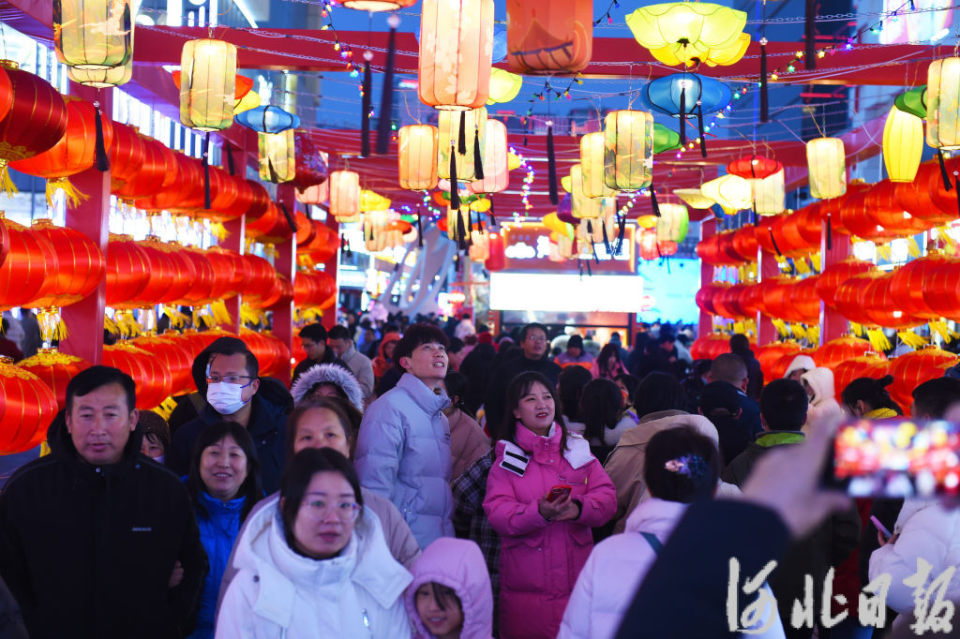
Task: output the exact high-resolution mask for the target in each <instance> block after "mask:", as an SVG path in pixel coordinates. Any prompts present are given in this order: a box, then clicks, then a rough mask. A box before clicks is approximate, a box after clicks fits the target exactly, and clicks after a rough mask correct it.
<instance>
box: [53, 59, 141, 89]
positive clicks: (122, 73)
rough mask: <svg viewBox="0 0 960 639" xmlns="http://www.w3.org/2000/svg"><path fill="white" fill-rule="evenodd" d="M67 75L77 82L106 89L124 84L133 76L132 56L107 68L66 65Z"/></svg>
mask: <svg viewBox="0 0 960 639" xmlns="http://www.w3.org/2000/svg"><path fill="white" fill-rule="evenodd" d="M67 77H68V78H70V80H71V81H73V82H76V83H77V84H83V85H85V86H88V87H96V88H98V89H106V88H107V87H118V86H120V85H122V84H126V83H127V82H129V81H130V78H132V77H133V57H131V58H130V60H129V61H127V63H126V64H122V65H120V66H118V67H110V68H108V69H78V68H74V67H67Z"/></svg>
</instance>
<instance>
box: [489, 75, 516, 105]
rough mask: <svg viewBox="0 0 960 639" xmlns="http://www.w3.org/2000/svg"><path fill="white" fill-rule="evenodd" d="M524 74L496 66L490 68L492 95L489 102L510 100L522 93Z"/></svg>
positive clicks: (495, 102) (496, 102)
mask: <svg viewBox="0 0 960 639" xmlns="http://www.w3.org/2000/svg"><path fill="white" fill-rule="evenodd" d="M522 87H523V76H522V75H517V74H516V73H510V72H509V71H507V70H505V69H498V68H496V67H494V68H493V69H491V70H490V97H489V98H488V99H487V104H488V105H490V104H498V103H503V102H510V101H511V100H513V99H514V98H515V97H517V95H519V94H520V89H521V88H522Z"/></svg>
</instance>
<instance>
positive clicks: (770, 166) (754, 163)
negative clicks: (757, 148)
mask: <svg viewBox="0 0 960 639" xmlns="http://www.w3.org/2000/svg"><path fill="white" fill-rule="evenodd" d="M782 168H783V165H782V164H780V163H779V162H777V161H776V160H774V159H772V158H767V157H764V156H762V155H756V154H753V155H751V156H749V157H746V156H744V157H742V158H740V159H739V160H734V161H733V162H731V163H730V164H728V165H727V173H732V174H734V175H739V176H740V177H742V178H746V179H748V180H762V179H763V178H767V177H770V176H771V175H773V174H774V173H776V172H777V171H779V170H780V169H782Z"/></svg>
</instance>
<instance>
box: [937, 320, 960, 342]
mask: <svg viewBox="0 0 960 639" xmlns="http://www.w3.org/2000/svg"><path fill="white" fill-rule="evenodd" d="M930 330H931V331H933V332H934V333H936V334H937V335H939V336H940V337H941V338H943V341H944V342H946V343H947V344H949V343H950V342H952V341H953V340H955V339H957V338H958V337H960V333H957V332H956V331H952V330H950V327H949V326H947V322H946V320H944V319H939V320H937V321H935V322H930Z"/></svg>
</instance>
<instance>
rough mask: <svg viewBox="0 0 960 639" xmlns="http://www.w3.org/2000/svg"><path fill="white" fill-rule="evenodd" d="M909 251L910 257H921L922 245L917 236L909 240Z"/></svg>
mask: <svg viewBox="0 0 960 639" xmlns="http://www.w3.org/2000/svg"><path fill="white" fill-rule="evenodd" d="M907 253H909V254H910V257H920V245H919V244H917V238H915V237H911V238H909V239H908V240H907Z"/></svg>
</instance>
